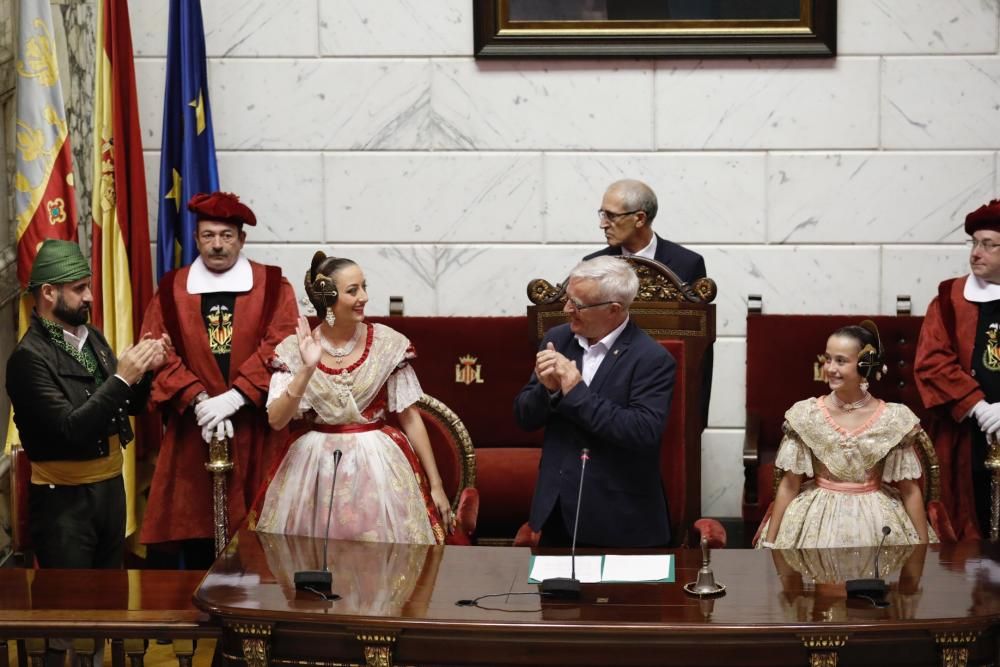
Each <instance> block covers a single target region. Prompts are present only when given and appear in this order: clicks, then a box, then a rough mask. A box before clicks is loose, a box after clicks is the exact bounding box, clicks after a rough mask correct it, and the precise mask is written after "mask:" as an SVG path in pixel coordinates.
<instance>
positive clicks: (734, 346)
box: [708, 337, 747, 428]
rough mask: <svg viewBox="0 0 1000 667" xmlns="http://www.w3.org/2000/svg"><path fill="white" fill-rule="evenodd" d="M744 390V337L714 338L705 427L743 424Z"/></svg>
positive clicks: (745, 387) (744, 417) (744, 416)
mask: <svg viewBox="0 0 1000 667" xmlns="http://www.w3.org/2000/svg"><path fill="white" fill-rule="evenodd" d="M746 393H747V339H746V338H744V337H738V338H734V337H726V338H716V341H715V362H714V364H713V366H712V400H711V403H709V406H708V427H709V428H743V427H744V426H745V425H746Z"/></svg>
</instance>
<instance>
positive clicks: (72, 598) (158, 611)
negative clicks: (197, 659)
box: [0, 568, 219, 665]
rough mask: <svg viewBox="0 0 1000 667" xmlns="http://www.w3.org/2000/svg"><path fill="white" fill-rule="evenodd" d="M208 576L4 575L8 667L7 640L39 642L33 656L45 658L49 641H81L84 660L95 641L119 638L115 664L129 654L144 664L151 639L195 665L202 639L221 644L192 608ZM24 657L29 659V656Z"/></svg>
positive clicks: (0, 611)
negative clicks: (198, 642) (170, 646)
mask: <svg viewBox="0 0 1000 667" xmlns="http://www.w3.org/2000/svg"><path fill="white" fill-rule="evenodd" d="M204 576H205V573H204V572H203V571H198V572H196V571H187V572H174V571H163V570H44V569H40V570H32V569H16V568H5V569H0V645H2V646H0V665H7V660H8V658H7V651H6V647H7V644H6V642H7V640H10V639H27V640H34V641H31V642H30V643H29V644H28V649H27V652H28V653H29V654H31V655H32V657H33V658H38V659H40V657H41V653H43V652H44V650H45V645H44V642H41V641H38V640H42V639H49V638H54V637H60V638H69V639H73V640H74V646H75V648H76V649H77V653H78V654H80V655H82V656H84V658H86V657H87V656H91V657H92V656H93V653H94V646H95V640H100V639H111V642H112V660H113V662H114V663H115V664H116V665H123V664H124V661H125V657H126V655H127V656H128V657H129V659H130V660H131V662H132V664H133V665H141V664H142V655H143V654H144V652H145V647H146V640H147V639H165V640H171V641H172V642H173V644H174V651H175V653H176V655H177V657H178V659H179V660H180V662H181V664H182V665H183V664H190V661H191V656H192V655H193V653H194V640H196V639H198V638H207V637H217V636H218V635H219V629H218V626H216V625H213V624H212V622H211V620H210V618H209V616H208V615H207V614H205V613H204V612H202V611H201V610H199V609H198V608H196V607H195V606H194V605H193V604H192V601H191V594H192V592H193V591H194V590H195V589H196V588H197V587H198V584H199V583H200V582H201V579H202V577H204ZM22 657H23V655H22Z"/></svg>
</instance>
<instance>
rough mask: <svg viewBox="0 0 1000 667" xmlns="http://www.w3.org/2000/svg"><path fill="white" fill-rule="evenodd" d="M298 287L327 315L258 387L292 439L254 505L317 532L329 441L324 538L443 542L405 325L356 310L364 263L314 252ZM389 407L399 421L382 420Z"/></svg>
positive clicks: (364, 296)
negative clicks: (399, 328) (264, 388)
mask: <svg viewBox="0 0 1000 667" xmlns="http://www.w3.org/2000/svg"><path fill="white" fill-rule="evenodd" d="M306 292H307V293H308V295H309V299H310V301H312V303H313V305H314V306H315V307H316V312H317V313H318V314H320V315H321V316H324V315H325V317H324V319H323V321H322V322H321V323H320V325H319V326H318V327H316V328H315V329H313V330H312V331H310V329H309V325H308V323H307V321H306V319H305V318H304V317H303V318H300V320H299V326H298V330H297V332H296V333H295V335H293V336H289V337H288V338H286V339H285V340H284V341H283V342H282V343H280V344H279V345H278V346H277V348H275V360H274V367H275V373H274V375H273V376H272V378H271V387H270V391H269V393H268V398H267V412H268V420H269V421H270V424H271V426H272V427H273V428H275V429H281V428H284V427H285V426H286V425H289V427H290V428H289V430H290V438H289V440H290V445H289V447H288V449H287V451H286V452H285V453H284V455H283V456H282V457H281V459H280V461H279V463H278V466H277V468H276V469H275V470H274V471H273V473H272V474H271V475H270V476H269V481H268V482H267V486H266V487H265V488H264V490H262V492H261V494H260V495H259V497H258V503H257V507H256V508H255V510H254V511H253V512H252V513H251V516H250V521H251V527H254V528H256V530H258V531H262V532H269V533H284V534H293V535H307V536H312V537H321V536H323V535H326V534H327V533H326V526H327V507H328V502H329V498H330V491H331V486H332V482H333V471H334V466H333V461H334V452H335V451H336V450H339V451H341V452H342V455H343V456H342V459H341V461H340V465H339V469H338V472H337V483H336V490H335V492H334V493H335V495H334V501H333V502H334V507H333V519H332V521H331V523H330V530H329V537H331V538H337V539H348V540H365V541H374V542H406V543H416V544H434V543H439V544H440V543H442V542H443V541H444V538H445V527H446V526H450V522H451V507H450V505H449V502H448V497H447V495H446V494H445V491H444V488H443V487H442V484H441V476H440V475H439V474H438V469H437V465H436V463H435V461H434V454H433V452H432V450H431V445H430V440H429V438H428V436H427V431H426V429H425V428H424V424H423V421H422V419H421V417H420V414H419V412H418V411H417V408H416V406H415V403H416V401H417V399H419V398H420V396H421V394H422V391H421V389H420V383H419V382H418V381H417V376H416V374H415V373H414V372H413V368H412V367H411V366H410V364H409V361H410V360H411V359H413V358H414V357H415V354H414V351H413V347H412V346H411V345H410V341H409V340H407V338H406V337H405V336H403V335H402V334H400V333H398V332H396V331H394V330H393V329H391V328H389V327H387V326H384V325H381V324H369V323H366V322H365V321H364V319H365V305H366V304H367V302H368V293H367V285H366V283H365V278H364V274H363V273H362V271H361V267H359V266H358V265H357V264H355V263H354V262H353V261H351V260H349V259H344V258H336V257H327V256H326V255H324V254H323V253H322V252H317V253H316V255H315V256H314V257H313V261H312V266H311V268H310V270H309V272H308V273H307V274H306ZM387 412H393V413H396V414H397V416H398V420H399V424H400V426H401V428H402V431H400V430H399V429H396V428H393V427H392V426H389V425H388V424H386V422H385V417H386V413H387Z"/></svg>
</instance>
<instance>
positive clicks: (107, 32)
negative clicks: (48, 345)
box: [91, 0, 156, 535]
mask: <svg viewBox="0 0 1000 667" xmlns="http://www.w3.org/2000/svg"><path fill="white" fill-rule="evenodd" d="M96 33H97V53H96V58H95V65H96V67H95V74H94V191H93V203H92V210H93V216H94V227H93V240H92V243H91V260H92V265H93V270H94V287H93V292H94V306H93V311H92V313H93V316H92V317H93V322H94V324H95V325H96V326H97V327H98V328H100V329H101V330H102V331H103V332H104V336H105V337H106V338H107V339H108V343H109V344H110V345H111V348H112V349H113V350H114V351H115V352H116V353H118V354H121V353H122V351H124V350H125V348H127V347H128V346H129V345H132V344H133V343H134V342H135V340H136V336H137V335H138V332H139V327H140V325H141V324H142V316H143V313H144V312H145V310H146V306H147V305H148V304H149V301H150V299H151V298H152V296H153V265H152V255H151V253H150V245H149V216H148V212H147V210H146V183H145V180H144V174H145V170H144V168H143V159H142V141H141V135H140V131H139V107H138V103H137V98H136V91H135V68H134V65H133V59H132V37H131V30H130V28H129V20H128V4H127V2H126V0H99V1H98V8H97V30H96ZM140 421H142V420H140ZM141 426H142V425H141V424H140V428H137V429H136V443H135V444H134V445H133V446H131V447H127V448H126V449H125V465H124V470H123V474H124V477H125V492H126V495H127V509H128V513H127V518H126V524H125V534H126V535H130V534H132V533H133V532H134V531H135V530H136V528H137V524H138V519H137V512H136V500H137V497H138V495H139V491H140V489H141V487H142V485H141V484H137V474H136V456H137V449H138V445H139V443H140V442H142V438H143V436H146V437H147V439H148V438H149V437H155V435H156V434H155V432H154V433H150V429H144V428H141ZM147 444H148V443H147Z"/></svg>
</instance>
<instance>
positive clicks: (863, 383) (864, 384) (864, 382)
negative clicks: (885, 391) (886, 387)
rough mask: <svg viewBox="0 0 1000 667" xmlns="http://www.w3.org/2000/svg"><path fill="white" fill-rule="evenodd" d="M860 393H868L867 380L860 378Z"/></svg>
mask: <svg viewBox="0 0 1000 667" xmlns="http://www.w3.org/2000/svg"><path fill="white" fill-rule="evenodd" d="M861 393H862V394H867V393H868V380H862V381H861Z"/></svg>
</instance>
